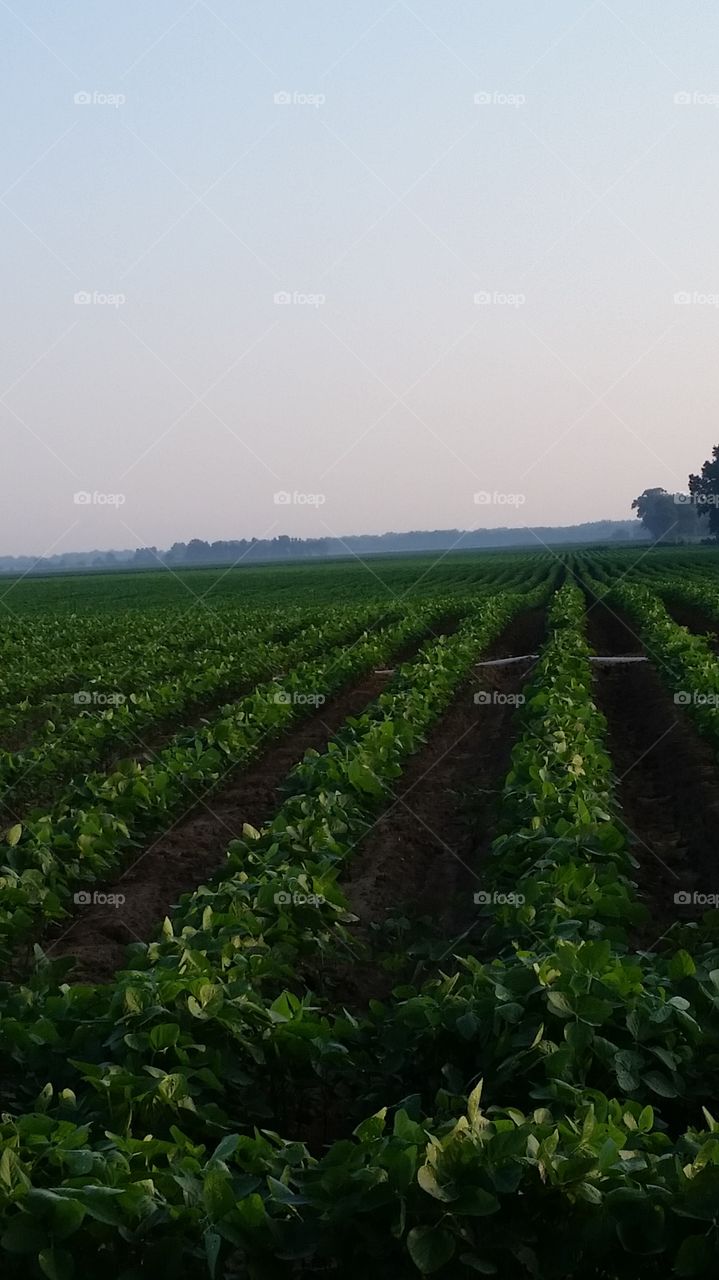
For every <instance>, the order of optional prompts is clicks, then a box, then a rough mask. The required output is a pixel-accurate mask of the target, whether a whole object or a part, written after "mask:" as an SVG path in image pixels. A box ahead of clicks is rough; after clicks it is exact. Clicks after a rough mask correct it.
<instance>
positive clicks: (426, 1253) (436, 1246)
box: [407, 1227, 454, 1276]
mask: <svg viewBox="0 0 719 1280" xmlns="http://www.w3.org/2000/svg"><path fill="white" fill-rule="evenodd" d="M407 1249H408V1250H409V1256H410V1258H411V1259H412V1261H413V1263H414V1265H415V1266H416V1268H417V1270H418V1271H419V1272H420V1273H421V1274H422V1275H423V1276H429V1275H431V1274H432V1272H433V1271H439V1269H440V1267H443V1266H444V1265H445V1263H446V1262H449V1260H450V1258H451V1257H453V1255H454V1237H453V1236H451V1235H450V1234H449V1232H448V1231H443V1230H442V1229H441V1228H439V1227H413V1228H412V1230H411V1231H410V1233H409V1235H408V1236H407Z"/></svg>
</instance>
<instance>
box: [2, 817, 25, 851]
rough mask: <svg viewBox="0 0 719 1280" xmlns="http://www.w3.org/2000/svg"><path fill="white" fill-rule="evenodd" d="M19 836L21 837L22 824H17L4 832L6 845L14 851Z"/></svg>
mask: <svg viewBox="0 0 719 1280" xmlns="http://www.w3.org/2000/svg"><path fill="white" fill-rule="evenodd" d="M21 835H22V823H21V822H18V823H16V824H15V826H14V827H10V828H9V830H7V831H6V832H5V842H6V844H9V845H10V848H11V849H14V848H15V845H16V844H17V842H18V840H19V839H20V836H21Z"/></svg>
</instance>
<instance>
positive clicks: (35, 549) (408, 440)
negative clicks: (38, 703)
mask: <svg viewBox="0 0 719 1280" xmlns="http://www.w3.org/2000/svg"><path fill="white" fill-rule="evenodd" d="M0 28H1V30H0V37H1V40H2V47H3V52H4V65H3V75H2V88H1V89H0V92H1V93H2V96H3V99H4V101H3V104H2V106H3V116H4V119H5V122H6V129H5V131H4V134H5V138H4V157H3V163H2V175H1V181H0V188H1V190H0V225H1V229H2V239H3V254H2V259H3V289H2V292H3V303H4V308H3V312H4V319H3V329H2V341H1V342H0V415H1V418H0V421H1V423H2V434H3V463H4V465H3V480H4V484H3V501H2V504H1V506H0V553H21V552H32V553H37V554H42V553H51V552H58V551H62V550H70V549H86V548H91V547H109V546H116V547H125V546H134V545H142V544H145V543H154V544H157V545H158V546H163V547H164V546H168V545H169V544H170V543H172V542H173V541H174V540H176V539H178V540H185V539H187V538H189V537H191V536H198V537H203V538H208V539H215V538H233V537H235V538H237V537H245V536H250V535H253V534H254V535H256V536H258V537H262V536H270V537H271V536H273V535H275V534H278V533H290V534H294V535H298V536H305V535H307V536H314V535H323V534H327V533H339V534H342V533H348V532H360V531H362V532H380V531H383V530H386V529H408V528H440V527H455V526H457V527H460V528H472V527H476V526H478V525H482V526H486V525H490V526H491V525H499V524H517V523H519V524H548V523H573V522H575V521H580V520H585V519H596V518H601V517H604V516H612V517H624V516H626V515H627V514H628V513H629V504H630V502H631V499H632V498H633V497H634V496H635V494H637V493H638V492H639V491H640V490H641V489H643V488H644V487H645V486H648V485H664V486H665V487H666V488H669V489H675V488H682V487H685V486H686V476H687V472H688V471H689V470H694V469H697V468H698V467H699V466H700V465H701V463H702V461H703V460H704V458H705V457H706V456H707V455H708V454H709V452H710V449H711V446H712V444H714V443H716V442H717V441H718V440H719V414H718V413H717V410H716V389H717V380H718V378H719V373H718V368H719V366H718V361H717V350H718V347H717V341H718V339H719V305H718V304H719V250H718V249H717V243H718V241H717V236H718V232H717V227H718V225H719V220H718V209H717V195H718V184H717V148H718V146H719V105H718V104H719V68H718V67H717V58H716V50H717V47H718V40H719V10H718V8H717V5H716V0H705V2H703V3H701V2H700V3H696V2H692V3H689V4H677V3H676V0H615V3H614V5H613V6H612V5H609V4H605V3H603V2H602V0H599V2H598V3H593V4H592V3H589V4H584V3H581V0H578V2H571V3H570V2H569V0H454V2H453V0H410V2H409V3H405V0H397V2H396V3H391V4H388V3H385V0H317V2H314V0H255V2H253V3H238V2H235V3H231V2H230V0H211V2H210V3H209V4H207V3H204V0H194V2H190V3H184V2H182V0H152V3H148V2H147V0H123V3H122V4H121V5H107V4H97V3H89V2H86V3H80V2H75V3H72V2H71V0H22V3H21V0H11V3H5V0H1V2H0ZM677 95H679V98H678V100H677V97H676V96H677ZM88 99H89V100H88ZM278 294H279V295H280V297H282V296H284V297H285V299H286V298H287V296H288V295H289V298H290V301H286V300H285V301H282V300H277V295H278ZM677 294H679V295H684V297H685V298H686V297H688V298H689V301H683V302H681V301H676V300H675V295H677ZM78 295H80V299H82V297H83V296H84V297H85V299H87V298H88V296H89V298H90V301H87V300H85V301H82V300H76V299H77V296H78ZM77 493H84V494H89V495H91V497H92V500H91V501H89V502H84V503H83V502H81V503H77V502H76V501H75V500H74V495H75V494H77ZM277 493H281V494H283V495H288V494H289V495H290V496H291V498H292V501H290V502H286V501H285V502H280V503H278V502H276V501H275V495H276V494H277ZM477 493H483V494H485V495H489V499H490V500H488V501H483V502H481V503H479V504H478V503H477V502H476V501H475V497H474V495H475V494H477ZM97 495H99V497H98V496H97ZM113 495H121V498H122V501H121V503H113V502H111V501H108V500H107V498H108V496H109V497H110V498H112V497H113ZM316 495H321V501H319V500H317V499H316Z"/></svg>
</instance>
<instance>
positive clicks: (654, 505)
mask: <svg viewBox="0 0 719 1280" xmlns="http://www.w3.org/2000/svg"><path fill="white" fill-rule="evenodd" d="M632 510H633V511H636V513H637V517H638V519H639V520H640V521H641V523H642V527H643V528H644V529H645V530H646V532H647V533H648V534H649V536H650V537H651V538H652V539H653V540H654V541H655V542H716V541H718V540H719V445H715V446H714V448H713V449H712V456H711V458H708V459H707V461H706V462H705V463H704V465H703V467H702V469H701V471H700V472H699V474H698V475H690V476H689V486H688V492H686V493H669V492H668V491H667V490H666V489H662V488H654V489H645V490H644V492H643V493H640V494H639V497H638V498H635V499H634V501H633V503H632Z"/></svg>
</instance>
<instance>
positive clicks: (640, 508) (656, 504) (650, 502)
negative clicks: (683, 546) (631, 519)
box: [632, 489, 705, 542]
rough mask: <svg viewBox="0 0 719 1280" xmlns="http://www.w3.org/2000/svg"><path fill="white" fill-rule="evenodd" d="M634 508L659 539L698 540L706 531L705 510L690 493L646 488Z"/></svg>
mask: <svg viewBox="0 0 719 1280" xmlns="http://www.w3.org/2000/svg"><path fill="white" fill-rule="evenodd" d="M632 510H633V511H636V513H637V515H638V517H639V519H640V520H641V522H642V524H643V526H644V528H645V529H646V530H647V532H648V533H649V534H650V535H651V537H652V538H653V539H654V541H655V542H696V541H697V540H698V539H699V538H701V536H702V534H703V533H704V528H703V525H704V521H703V519H702V518H701V517H702V516H703V515H704V514H705V513H704V510H703V508H702V507H701V506H699V505H698V504H697V503H696V502H695V501H694V499H693V498H692V496H691V495H690V494H688V493H667V491H666V489H645V490H644V493H640V495H639V497H638V498H635V499H634V501H633V503H632Z"/></svg>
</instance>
